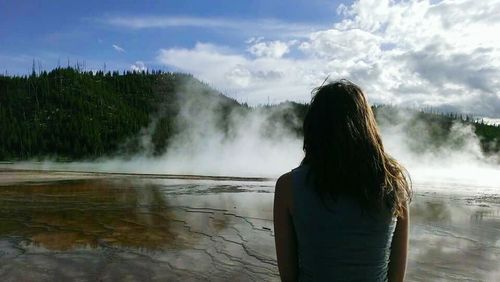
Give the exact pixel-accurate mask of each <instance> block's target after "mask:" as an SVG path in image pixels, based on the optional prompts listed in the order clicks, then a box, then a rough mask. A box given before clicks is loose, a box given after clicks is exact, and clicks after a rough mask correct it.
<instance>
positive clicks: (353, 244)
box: [274, 80, 411, 281]
mask: <svg viewBox="0 0 500 282" xmlns="http://www.w3.org/2000/svg"><path fill="white" fill-rule="evenodd" d="M303 149H304V152H305V157H304V159H303V161H302V163H301V165H300V166H299V167H298V168H296V169H294V170H292V171H291V172H289V173H287V174H284V175H282V176H281V177H280V178H279V179H278V181H277V183H276V191H275V199H274V228H275V240H276V252H277V259H278V268H279V272H280V276H281V279H282V280H283V281H296V280H300V281H344V280H345V281H387V280H389V281H403V279H404V275H405V269H406V257H407V248H408V247H407V246H408V223H409V213H408V202H409V200H410V197H411V188H410V183H409V181H408V180H407V179H409V178H407V174H406V173H405V170H404V168H403V167H402V166H401V165H399V164H398V162H397V161H396V160H394V159H393V158H391V157H390V156H389V155H388V154H387V153H386V152H385V150H384V147H383V145H382V140H381V138H380V134H379V132H378V128H377V125H376V121H375V117H374V115H373V112H372V110H371V108H370V106H369V105H368V102H367V100H366V97H365V95H364V94H363V91H362V90H361V89H360V88H359V87H358V86H356V85H355V84H353V83H351V82H349V81H347V80H340V81H337V82H333V83H329V84H327V85H324V86H321V87H319V88H318V89H316V90H315V95H314V97H313V99H312V102H311V105H310V107H309V110H308V112H307V115H306V117H305V120H304V147H303Z"/></svg>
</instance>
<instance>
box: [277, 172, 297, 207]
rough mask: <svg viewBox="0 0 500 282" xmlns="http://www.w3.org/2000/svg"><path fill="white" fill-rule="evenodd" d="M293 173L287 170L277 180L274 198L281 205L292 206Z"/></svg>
mask: <svg viewBox="0 0 500 282" xmlns="http://www.w3.org/2000/svg"><path fill="white" fill-rule="evenodd" d="M292 198H293V195H292V173H291V172H287V173H285V174H283V175H282V176H280V177H279V178H278V181H276V189H275V191H274V200H275V201H277V202H279V203H280V204H281V205H284V206H286V207H291V203H292Z"/></svg>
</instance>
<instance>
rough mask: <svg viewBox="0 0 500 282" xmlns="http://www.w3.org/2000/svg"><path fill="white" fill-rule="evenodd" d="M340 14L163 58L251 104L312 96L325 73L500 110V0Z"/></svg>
mask: <svg viewBox="0 0 500 282" xmlns="http://www.w3.org/2000/svg"><path fill="white" fill-rule="evenodd" d="M337 13H338V15H339V17H340V19H339V20H338V21H336V22H333V23H332V27H331V28H329V29H324V28H323V29H321V28H320V29H316V30H315V31H313V32H309V33H308V34H307V35H306V36H305V37H300V36H294V35H290V34H288V35H287V36H286V38H284V37H283V35H278V34H277V33H275V36H274V37H273V35H271V34H269V33H267V34H265V36H266V38H259V39H254V38H251V39H250V40H247V41H246V44H247V48H246V50H244V51H237V50H234V49H231V48H228V47H226V46H220V45H216V44H213V43H210V42H205V43H202V42H200V43H197V44H196V45H195V46H194V47H192V48H167V49H162V50H160V51H159V54H158V57H157V60H158V62H159V63H160V64H163V65H166V66H169V67H171V68H174V69H177V70H180V71H185V72H189V73H192V74H194V75H195V76H197V77H199V78H201V79H202V80H205V81H206V82H208V83H210V84H212V85H214V86H215V87H216V88H218V89H220V90H222V91H223V92H226V93H227V94H229V95H231V96H232V97H235V98H236V99H238V100H239V101H242V102H249V103H251V104H259V103H264V102H267V101H271V102H280V101H284V100H297V101H308V100H309V99H310V91H311V89H312V88H313V87H315V86H317V85H319V84H320V83H321V82H322V81H323V80H324V79H325V77H326V76H328V75H329V76H330V77H331V78H341V77H344V78H349V79H351V80H353V81H354V82H357V83H359V84H360V85H361V86H363V88H364V89H365V91H366V92H367V94H368V96H369V99H370V101H371V102H372V103H385V104H394V105H401V106H410V107H417V108H420V107H432V108H435V109H439V110H443V111H459V112H467V113H472V114H476V115H480V116H485V117H491V118H498V117H500V96H499V95H500V47H499V46H500V37H498V36H495V35H496V34H498V33H499V32H500V17H498V16H497V15H499V14H500V1H499V0H488V1H473V0H461V1H429V0H427V1H389V0H382V1H378V0H360V1H355V2H354V3H353V4H352V5H348V6H346V5H339V6H338V8H337ZM116 23H117V24H118V23H119V22H116ZM216 23H217V22H216ZM214 24H215V23H214ZM232 24H235V25H236V26H239V25H241V24H238V23H231V22H222V23H217V24H215V27H221V28H222V27H226V26H230V25H232ZM157 25H159V24H157ZM162 25H165V24H162ZM134 26H136V27H146V26H152V24H149V25H146V24H141V25H139V24H134ZM153 26H154V25H153ZM257 26H259V24H257Z"/></svg>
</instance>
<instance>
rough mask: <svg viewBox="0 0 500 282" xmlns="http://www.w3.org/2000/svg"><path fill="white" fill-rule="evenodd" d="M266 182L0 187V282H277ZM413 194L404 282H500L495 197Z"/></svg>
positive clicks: (137, 180) (121, 181) (131, 179)
mask: <svg viewBox="0 0 500 282" xmlns="http://www.w3.org/2000/svg"><path fill="white" fill-rule="evenodd" d="M273 185H274V183H273V182H271V181H234V180H229V181H218V180H203V179H200V180H194V179H190V180H180V179H151V178H145V177H140V176H128V177H115V178H113V179H103V178H100V179H86V180H65V181H45V182H39V183H36V182H34V183H33V182H32V183H30V184H18V185H9V186H0V280H1V281H19V280H25V281H26V280H37V281H43V280H46V281H53V280H92V281H95V280H105V281H110V280H129V281H147V280H161V281H164V280H168V281H172V280H174V281H176V280H180V281H189V280H214V281H225V280H232V281H235V280H240V281H241V280H243V281H273V280H278V276H277V267H276V260H275V253H274V237H273V227H272V221H271V218H272V200H273V191H274V188H273ZM431 186H432V185H430V184H426V185H425V186H421V187H418V186H417V187H416V189H417V192H418V193H417V195H416V196H415V199H414V201H413V203H412V206H411V220H412V222H411V241H410V258H409V265H408V276H407V277H408V281H436V280H454V281H456V280H467V281H470V280H478V281H497V280H500V264H499V263H498V261H499V260H500V205H499V203H500V196H498V195H494V194H478V193H472V194H467V193H460V194H455V195H453V194H445V193H444V192H443V190H440V189H438V188H439V187H437V188H436V189H427V188H432V187H431Z"/></svg>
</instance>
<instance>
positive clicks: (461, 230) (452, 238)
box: [408, 195, 500, 281]
mask: <svg viewBox="0 0 500 282" xmlns="http://www.w3.org/2000/svg"><path fill="white" fill-rule="evenodd" d="M483 200H484V199H483ZM411 221H412V223H411V241H410V247H411V248H410V262H409V275H408V278H409V280H412V281H436V280H443V279H444V280H447V281H457V280H465V281H471V280H472V281H499V280H500V264H499V263H498V262H499V261H500V206H499V205H498V202H497V203H495V202H490V203H488V204H485V203H484V202H477V200H471V199H469V200H467V199H455V200H450V199H449V198H447V197H443V196H441V197H438V196H428V195H417V196H416V198H415V200H414V202H413V204H412V208H411Z"/></svg>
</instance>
